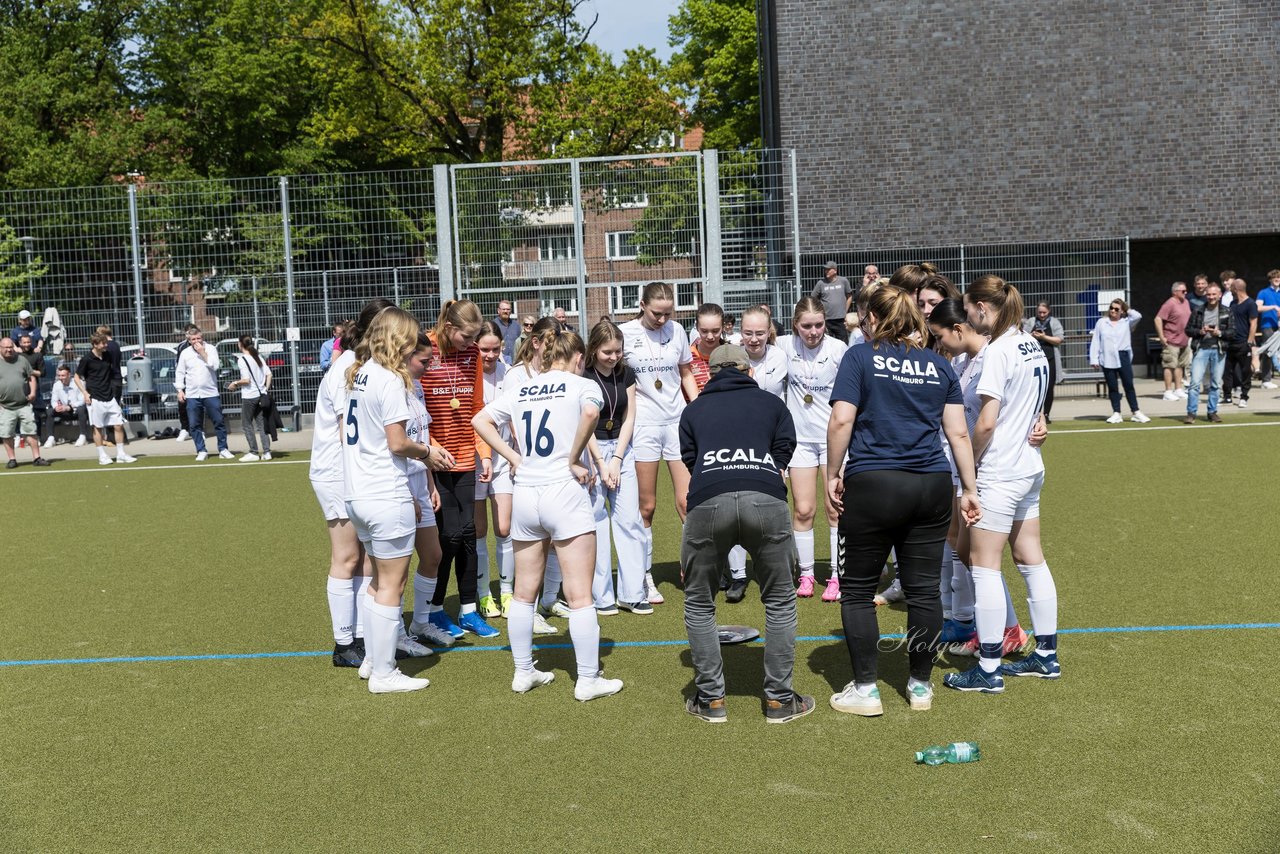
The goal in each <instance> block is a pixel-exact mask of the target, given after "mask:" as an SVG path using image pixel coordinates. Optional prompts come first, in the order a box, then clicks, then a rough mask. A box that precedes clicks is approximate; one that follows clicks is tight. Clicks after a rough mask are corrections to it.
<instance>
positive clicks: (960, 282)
mask: <svg viewBox="0 0 1280 854" xmlns="http://www.w3.org/2000/svg"><path fill="white" fill-rule="evenodd" d="M964 280H965V272H964V244H963V243H961V244H960V281H959V282H958V283H957V284H959V285H960V290H962V291H963V290H964V289H965V285H964Z"/></svg>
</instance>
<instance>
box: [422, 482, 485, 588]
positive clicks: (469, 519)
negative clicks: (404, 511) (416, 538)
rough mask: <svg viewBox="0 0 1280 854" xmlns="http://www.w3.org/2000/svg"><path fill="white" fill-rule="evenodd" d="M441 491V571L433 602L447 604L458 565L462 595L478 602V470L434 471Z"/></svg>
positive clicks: (438, 517)
mask: <svg viewBox="0 0 1280 854" xmlns="http://www.w3.org/2000/svg"><path fill="white" fill-rule="evenodd" d="M431 476H432V477H434V478H435V481H436V489H438V490H440V512H439V513H437V514H436V528H437V530H439V531H440V570H439V580H438V581H437V582H436V595H435V596H434V597H433V598H432V600H431V604H433V605H443V604H444V597H445V593H447V592H448V590H449V573H450V571H451V570H452V568H453V567H454V566H455V564H456V566H457V568H458V598H459V599H460V600H461V601H462V604H464V605H474V604H475V601H476V473H475V471H437V472H432V474H431Z"/></svg>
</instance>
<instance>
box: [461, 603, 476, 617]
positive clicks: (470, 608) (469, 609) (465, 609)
mask: <svg viewBox="0 0 1280 854" xmlns="http://www.w3.org/2000/svg"><path fill="white" fill-rule="evenodd" d="M475 612H476V603H475V602H472V603H471V604H470V605H463V606H462V607H460V608H459V609H458V614H459V615H462V614H474V613H475Z"/></svg>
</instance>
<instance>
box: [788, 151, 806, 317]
mask: <svg viewBox="0 0 1280 854" xmlns="http://www.w3.org/2000/svg"><path fill="white" fill-rule="evenodd" d="M789 151H790V152H791V156H790V157H789V158H788V160H790V161H791V255H792V257H793V258H794V259H795V268H794V269H795V273H794V275H795V280H796V290H795V296H794V297H793V298H792V300H791V302H792V303H794V302H797V301H798V300H799V299H800V295H801V294H802V293H804V291H803V290H801V287H802V285H801V284H800V181H799V179H798V178H796V150H795V149H794V148H792V149H789Z"/></svg>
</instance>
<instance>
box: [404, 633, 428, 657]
mask: <svg viewBox="0 0 1280 854" xmlns="http://www.w3.org/2000/svg"><path fill="white" fill-rule="evenodd" d="M396 649H398V650H399V651H400V652H403V653H404V654H405V655H407V656H409V657H410V658H426V657H427V656H428V655H435V653H434V652H432V651H431V647H428V646H423V645H422V644H420V643H418V639H417V638H415V637H412V636H410V635H407V634H405V633H404V632H403V631H401V632H400V636H399V637H397V638H396Z"/></svg>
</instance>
